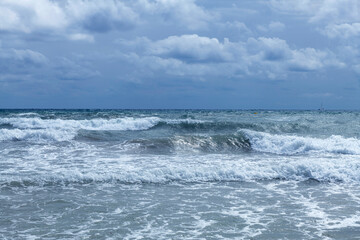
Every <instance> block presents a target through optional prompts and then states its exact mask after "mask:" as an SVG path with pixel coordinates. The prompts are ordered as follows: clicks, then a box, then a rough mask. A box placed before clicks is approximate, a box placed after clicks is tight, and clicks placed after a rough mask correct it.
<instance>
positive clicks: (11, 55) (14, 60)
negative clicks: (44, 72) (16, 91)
mask: <svg viewBox="0 0 360 240" xmlns="http://www.w3.org/2000/svg"><path fill="white" fill-rule="evenodd" d="M0 59H1V65H0V66H2V67H5V66H6V68H7V69H8V68H9V67H10V66H25V67H27V66H42V65H45V64H46V63H47V62H48V59H47V58H46V57H45V56H44V55H43V54H41V53H39V52H36V51H32V50H30V49H1V48H0ZM17 70H18V69H13V71H14V72H16V71H17Z"/></svg>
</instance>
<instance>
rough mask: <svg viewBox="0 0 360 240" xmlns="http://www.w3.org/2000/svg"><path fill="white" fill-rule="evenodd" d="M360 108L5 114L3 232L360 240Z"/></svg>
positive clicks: (0, 141)
mask: <svg viewBox="0 0 360 240" xmlns="http://www.w3.org/2000/svg"><path fill="white" fill-rule="evenodd" d="M359 134H360V114H359V112H349V111H347V112H341V111H336V112H335V111H331V112H330V111H329V112H327V111H322V112H318V111H258V112H257V114H254V112H253V111H200V110H197V111H195V110H193V111H190V110H166V111H165V110H163V111H155V110H144V111H140V110H32V111H29V110H2V111H0V193H1V194H0V202H1V205H0V237H1V238H3V239H359V236H360V217H359V216H360V214H359V213H360V187H359V182H360V158H359V157H360V136H359Z"/></svg>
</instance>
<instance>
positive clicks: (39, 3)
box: [0, 0, 68, 33]
mask: <svg viewBox="0 0 360 240" xmlns="http://www.w3.org/2000/svg"><path fill="white" fill-rule="evenodd" d="M66 25H68V22H67V19H66V15H65V13H64V11H63V9H62V8H61V7H60V6H59V5H58V4H56V3H54V2H52V1H48V0H36V1H24V0H18V1H12V0H2V1H1V2H0V30H2V31H11V32H12V31H14V32H24V33H30V32H33V31H38V30H42V29H46V30H48V29H53V30H58V29H62V28H64V27H66Z"/></svg>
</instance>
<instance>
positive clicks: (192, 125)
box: [152, 119, 310, 133]
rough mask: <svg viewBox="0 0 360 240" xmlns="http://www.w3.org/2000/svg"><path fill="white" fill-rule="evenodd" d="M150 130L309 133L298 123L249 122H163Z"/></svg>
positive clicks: (188, 120)
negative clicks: (248, 130)
mask: <svg viewBox="0 0 360 240" xmlns="http://www.w3.org/2000/svg"><path fill="white" fill-rule="evenodd" d="M152 128H154V129H157V128H169V129H174V130H177V131H183V132H193V131H197V132H199V131H200V132H202V131H204V132H206V131H213V132H217V131H231V132H236V131H237V130H239V129H251V130H254V131H259V132H269V133H298V132H309V130H310V127H309V125H306V124H299V123H270V122H266V123H265V122H262V123H249V122H212V121H198V120H192V119H187V120H164V121H160V122H159V123H158V124H156V125H155V126H153V127H152Z"/></svg>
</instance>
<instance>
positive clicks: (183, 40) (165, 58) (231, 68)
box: [121, 34, 344, 79]
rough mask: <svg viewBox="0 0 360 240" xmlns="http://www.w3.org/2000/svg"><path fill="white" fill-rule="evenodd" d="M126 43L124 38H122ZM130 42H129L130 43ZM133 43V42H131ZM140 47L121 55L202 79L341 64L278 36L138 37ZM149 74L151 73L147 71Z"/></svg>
mask: <svg viewBox="0 0 360 240" xmlns="http://www.w3.org/2000/svg"><path fill="white" fill-rule="evenodd" d="M121 44H122V45H123V46H126V45H128V44H126V41H125V40H123V41H121ZM129 44H130V43H129ZM131 44H134V42H131ZM137 44H139V45H140V47H134V46H132V48H131V50H129V51H132V52H129V53H127V54H125V55H124V54H123V55H122V58H123V60H125V61H128V62H131V64H133V65H135V66H138V68H141V69H143V70H144V69H148V70H149V71H150V72H152V71H156V73H157V74H160V75H161V74H170V75H177V76H188V77H191V78H197V79H203V78H206V77H216V76H217V77H221V76H222V77H231V78H238V77H244V76H262V75H265V77H268V78H285V77H286V76H287V74H289V73H291V72H310V71H318V70H321V69H325V68H327V67H339V68H341V67H344V63H342V62H340V61H339V60H338V59H337V58H336V56H335V55H334V54H333V53H332V52H330V51H328V50H326V51H323V50H318V49H314V48H298V49H296V48H295V49H293V48H290V46H289V45H288V44H287V42H286V41H285V40H283V39H279V38H265V37H260V38H249V39H248V40H247V41H238V42H231V41H229V40H228V39H224V41H219V40H218V39H217V38H209V37H205V36H198V35H196V34H193V35H180V36H170V37H168V38H165V39H162V40H158V41H151V40H149V39H147V38H141V39H138V40H137ZM146 75H151V74H148V73H147V74H146Z"/></svg>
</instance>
